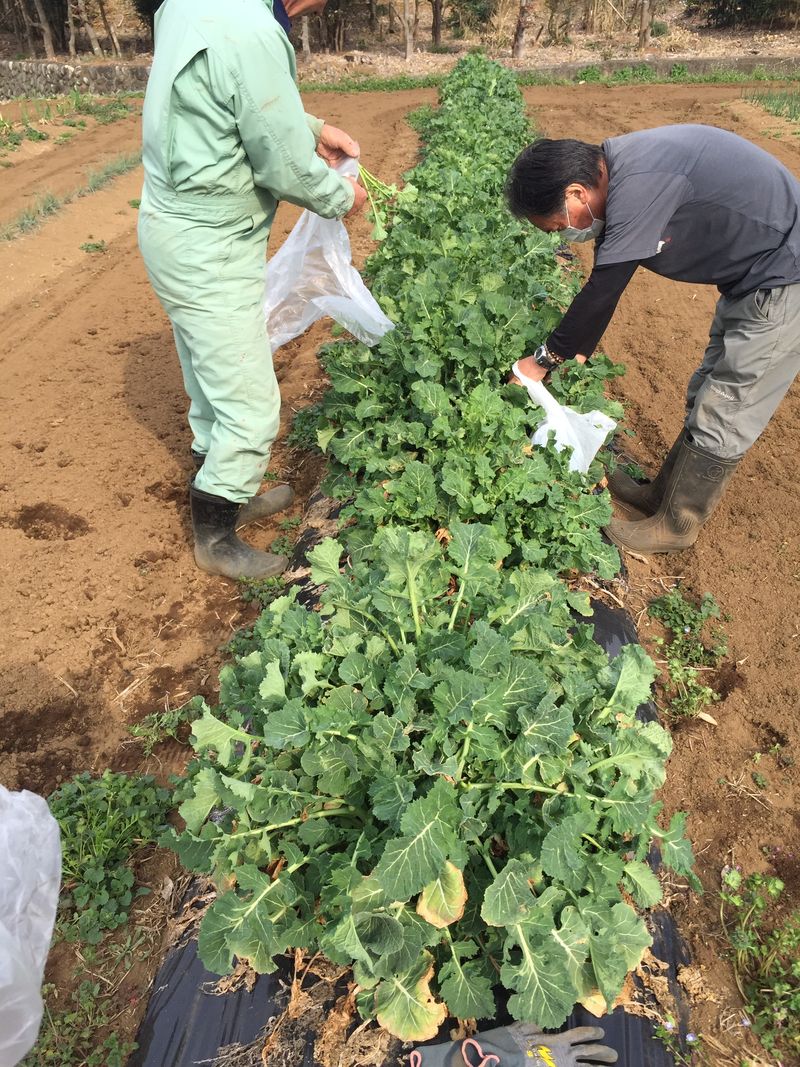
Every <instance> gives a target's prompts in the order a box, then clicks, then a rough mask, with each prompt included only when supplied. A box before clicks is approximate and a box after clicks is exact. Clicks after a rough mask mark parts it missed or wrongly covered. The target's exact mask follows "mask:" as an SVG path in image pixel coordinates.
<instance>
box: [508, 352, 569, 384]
mask: <svg viewBox="0 0 800 1067" xmlns="http://www.w3.org/2000/svg"><path fill="white" fill-rule="evenodd" d="M586 359H587V357H586V356H576V357H575V362H576V363H585V362H586ZM519 369H520V370H521V371H522V373H523V374H524V375H525V376H526V377H527V378H530V379H531V381H534V382H541V381H544V379H545V378H546V377H547V375H548V373H549V372H548V371H546V370H545V369H544V367H540V366H539V364H538V363H537V362H536V360H535V359H534V358H533V356H525V358H524V359H521V360H520V361H519ZM508 380H509V382H510V383H511V384H512V385H522V382H521V381H520V380H519V378H518V377H517V376H516V374H514V372H513V371H512V372H511V374H510V376H509V379H508Z"/></svg>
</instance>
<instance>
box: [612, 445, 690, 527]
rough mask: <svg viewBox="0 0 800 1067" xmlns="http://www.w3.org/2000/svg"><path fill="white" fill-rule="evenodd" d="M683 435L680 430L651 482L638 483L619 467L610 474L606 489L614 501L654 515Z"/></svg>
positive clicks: (644, 513) (645, 513)
mask: <svg viewBox="0 0 800 1067" xmlns="http://www.w3.org/2000/svg"><path fill="white" fill-rule="evenodd" d="M685 434H686V431H685V430H681V432H680V433H679V434H678V438H677V440H676V441H675V444H674V445H673V446H672V448H671V449H670V450H669V453H668V454H667V458H666V459H665V460H664V462H663V464H662V466H661V470H660V471H659V472H658V474H657V475H656V476H655V478H654V479H653V480H652V482H644V483H643V484H642V483H639V482H637V481H635V480H634V479H633V478H631V477H630V475H628V474H626V473H625V471H623V470H621V469H620V468H619V467H617V469H616V470H615V471H614V472H613V473H612V474H609V476H608V489H609V492H610V493H611V495H612V497H613V498H614V500H616V501H618V502H619V503H620V504H627V505H628V506H629V507H632V508H635V509H636V510H637V511H641V512H642V514H643V515H655V513H656V512H657V511H658V509H659V507H660V505H661V499H662V497H663V496H664V488H665V486H666V485H667V482H668V481H669V476H670V474H671V473H672V468H673V467H674V466H675V459H676V458H677V455H678V452H679V451H680V447H681V444H682V442H683V440H684V437H685Z"/></svg>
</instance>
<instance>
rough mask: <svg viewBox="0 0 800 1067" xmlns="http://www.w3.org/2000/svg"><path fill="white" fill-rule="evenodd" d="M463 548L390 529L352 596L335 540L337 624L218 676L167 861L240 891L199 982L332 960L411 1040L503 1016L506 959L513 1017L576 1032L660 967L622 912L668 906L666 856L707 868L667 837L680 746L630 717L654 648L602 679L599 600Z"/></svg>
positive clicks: (371, 1010) (475, 531)
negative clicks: (582, 620) (639, 967)
mask: <svg viewBox="0 0 800 1067" xmlns="http://www.w3.org/2000/svg"><path fill="white" fill-rule="evenodd" d="M452 532H453V537H452V540H451V542H450V544H449V546H448V548H447V549H446V550H443V549H442V547H441V546H440V545H439V543H438V542H437V541H436V539H435V538H434V537H433V536H432V535H430V534H425V533H420V532H413V531H409V530H405V529H402V528H396V527H386V528H382V529H381V530H379V531H378V532H377V533H376V546H375V554H374V555H375V558H374V559H373V560H371V561H370V562H369V563H368V564H367V563H354V564H353V565H352V566H351V567H349V568H348V569H347V570H346V571H345V572H344V573H343V574H342V573H340V569H339V557H340V552H341V546H340V545H339V544H338V543H337V542H336V541H332V540H330V539H327V540H325V541H323V543H322V544H321V545H320V546H319V547H317V548H316V549H315V550H314V551H313V552H312V553H311V554H310V562H311V566H312V579H313V581H314V582H315V583H320V584H325V585H327V589H326V590H325V592H323V594H322V597H321V608H320V612H316V611H312V610H309V609H307V608H304V607H301V606H300V605H299V604H297V603H296V600H295V596H294V594H290V595H288V596H284V597H281V598H279V599H278V600H275V601H274V602H273V603H272V604H271V605H270V607H269V608H268V609H267V611H265V612H264V614H263V615H262V616H261V618H260V619H259V620H258V622H257V623H256V626H255V629H254V631H253V637H252V643H251V647H250V650H249V651H247V652H243V653H242V654H240V655H239V656H238V657H237V660H236V663H235V664H234V665H232V666H229V667H226V668H224V669H223V671H222V673H221V675H220V704H219V707H218V708H216V709H214V710H211V709H210V708H207V709H205V711H204V714H203V716H202V717H201V718H199V719H198V720H197V721H196V722H195V723H194V728H193V739H192V744H193V746H194V748H195V750H196V752H197V756H198V759H197V761H196V762H195V763H194V765H193V766H192V767H191V768H190V773H189V777H188V780H187V781H186V783H185V785H183V786H181V787H180V791H181V792H180V795H181V798H182V800H183V803H182V804H181V807H180V813H181V815H182V816H183V818H184V819H185V821H186V829H185V831H184V832H183V833H181V834H177V835H176V834H175V833H174V831H171V832H170V833H169V835H168V839H167V841H168V842H171V843H172V845H173V846H174V847H175V848H176V850H177V852H178V854H179V856H180V857H181V859H182V860H183V862H184V863H185V864H186V865H187V866H189V867H191V868H193V869H195V870H200V871H203V872H208V873H210V874H212V875H213V877H214V878H215V880H216V881H217V883H218V885H220V886H221V887H222V886H227V887H229V888H228V889H227V891H224V892H222V893H221V895H220V896H219V897H218V899H217V900H216V902H215V903H214V904H213V905H212V907H211V909H210V910H209V911H208V913H207V915H206V917H205V918H204V920H203V923H202V925H201V928H200V940H199V947H200V954H201V957H202V959H203V961H204V963H205V964H206V966H208V967H209V968H211V969H212V970H215V971H217V972H220V973H222V972H225V971H227V970H229V968H230V966H231V964H232V960H233V957H234V956H241V957H246V958H247V959H248V960H249V961H250V963H251V964H252V965H253V966H254V967H255V968H256V969H257V970H259V971H269V970H272V969H273V967H274V963H273V960H272V957H273V956H274V955H275V954H277V953H280V952H283V951H285V950H286V949H288V948H290V947H291V946H295V945H300V946H303V947H305V948H308V949H309V950H312V951H316V950H321V951H323V952H324V953H325V954H326V955H328V956H329V957H330V958H332V959H333V960H335V961H337V962H340V963H346V964H352V965H353V967H354V971H355V977H356V981H357V982H358V985H359V987H360V989H361V994H360V1001H359V1004H360V1009H361V1011H362V1014H365V1015H368V1016H372V1015H377V1018H378V1020H379V1021H380V1022H381V1024H382V1025H384V1026H386V1027H387V1028H388V1029H390V1030H391V1031H392V1032H393V1033H395V1034H397V1035H398V1036H401V1037H403V1038H406V1039H409V1040H411V1039H417V1040H421V1039H422V1038H424V1037H431V1036H433V1034H434V1033H435V1032H436V1030H437V1028H438V1026H439V1024H440V1023H441V1021H442V1019H443V1018H444V1016H445V1014H446V1013H447V1012H448V1011H449V1012H451V1013H452V1014H455V1015H458V1016H461V1017H479V1018H491V1017H492V1016H493V1013H494V998H493V993H492V986H493V984H494V983H495V982H496V980H497V974H496V973H495V972H494V970H493V967H492V961H493V960H495V961H503V963H502V967H501V970H500V980H501V981H502V983H503V984H504V985H505V986H506V987H507V988H508V989H509V990H510V991H511V993H512V996H511V1000H510V1009H511V1011H512V1013H513V1014H514V1015H515V1016H516V1017H518V1018H525V1019H533V1020H535V1021H536V1022H538V1023H540V1024H541V1025H543V1026H559V1025H561V1023H562V1022H563V1021H564V1019H565V1018H566V1017H567V1015H568V1014H569V1011H570V1010H571V1008H572V1006H573V1004H574V1002H575V1000H576V999H579V998H580V997H582V996H585V995H586V994H587V993H589V992H590V991H591V990H593V989H595V988H597V987H599V988H600V989H601V991H602V993H603V995H604V996H605V997H606V999H607V1001H608V1002H612V1001H613V1000H614V998H615V996H616V995H617V993H618V992H619V990H620V988H621V985H622V982H623V979H624V977H625V974H626V973H627V971H628V969H629V968H630V967H633V966H635V965H636V963H637V961H638V959H639V957H640V955H641V953H642V951H643V949H644V948H645V946H646V945H648V944H649V943H650V937H649V935H648V934H647V931H646V929H645V927H644V924H643V923H642V921H641V919H639V918H638V917H637V915H636V913H635V911H634V910H633V909H632V908H631V907H630V906H629V905H628V904H626V903H625V902H624V901H623V899H622V891H623V889H624V890H625V891H626V892H627V893H629V894H631V895H632V896H633V898H634V899H635V900H636V901H637V902H638V903H639V904H640V905H641V906H643V907H647V906H650V905H652V904H654V903H656V902H657V901H658V900H659V899H660V897H661V889H660V886H659V883H658V879H657V878H656V877H655V875H654V874H653V873H652V871H651V870H650V869H649V867H648V866H647V864H646V863H645V862H644V860H645V857H646V855H647V851H648V848H649V844H650V841H651V839H652V838H653V837H654V836H656V837H658V838H659V839H660V840H661V843H662V851H663V855H664V859H665V862H666V863H667V864H669V865H670V866H672V867H673V868H674V869H676V870H678V871H680V872H681V873H683V874H689V873H690V868H691V865H692V854H691V848H690V846H689V845H688V843H687V842H686V841H685V840H684V839H683V827H684V817H683V816H682V815H678V816H675V817H674V819H673V821H672V823H671V824H670V826H669V829H667V830H664V829H661V828H660V827H659V826H658V824H657V821H656V817H657V815H658V812H659V810H660V805H659V804H658V803H656V802H655V801H654V796H653V794H654V791H655V789H657V788H658V787H659V786H660V785H661V783H662V782H663V779H664V765H665V761H666V759H667V757H668V755H669V752H670V748H671V743H670V738H669V735H668V734H667V733H666V731H664V730H663V729H662V728H661V727H660V726H658V725H657V724H655V723H649V724H646V725H645V724H643V723H640V722H638V721H637V720H636V718H635V710H636V708H637V706H638V705H639V704H640V703H641V701H642V700H643V699H645V698H646V696H647V694H648V692H649V687H650V681H651V679H652V676H653V667H652V664H651V663H650V661H649V660H648V659H647V657H646V655H645V654H644V652H643V650H642V649H641V648H640V647H639V646H628V647H627V648H625V649H624V650H623V652H622V653H621V654H620V656H619V657H617V659H616V660H614V661H613V662H612V663H611V664H609V662H608V660H607V658H606V656H605V653H604V652H603V651H602V650H601V649H600V648H599V646H598V645H596V644H595V643H594V642H593V641H592V640H591V631H590V630H589V629H588V628H587V627H586V626H581V625H578V626H577V627H574V624H573V622H572V616H571V611H577V612H578V613H580V614H586V613H587V612H588V610H589V607H588V601H587V598H586V597H585V596H584V595H582V594H575V593H571V592H570V591H569V589H568V588H567V586H565V585H564V584H563V583H562V582H560V581H559V580H558V579H557V578H555V577H554V576H552V575H549V574H547V573H546V572H543V571H540V570H538V569H536V568H518V569H515V570H512V571H511V572H506V571H504V570H503V569H502V568H501V567H500V566H499V564H500V563H501V561H502V560H503V558H504V556H505V555H506V554H507V552H508V550H509V546H508V545H507V544H505V543H503V542H502V541H500V539H499V538H498V537H497V535H496V534H495V533H494V531H493V530H492V529H491V528H490V527H488V526H485V525H481V524H478V523H472V524H469V525H467V524H456V525H454V528H453V531H452ZM570 627H573V629H572V633H570ZM232 886H233V887H234V888H230V887H232ZM433 984H435V991H434V989H432V985H433Z"/></svg>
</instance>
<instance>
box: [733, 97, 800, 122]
mask: <svg viewBox="0 0 800 1067" xmlns="http://www.w3.org/2000/svg"><path fill="white" fill-rule="evenodd" d="M744 98H745V100H749V101H750V103H751V104H757V105H758V106H759V107H761V108H763V109H764V111H767V112H768V113H769V114H770V115H776V116H777V117H778V118H781V119H791V120H792V122H798V121H800V92H798V91H797V90H794V89H782V90H781V89H774V90H764V91H760V92H749V93H745V96H744Z"/></svg>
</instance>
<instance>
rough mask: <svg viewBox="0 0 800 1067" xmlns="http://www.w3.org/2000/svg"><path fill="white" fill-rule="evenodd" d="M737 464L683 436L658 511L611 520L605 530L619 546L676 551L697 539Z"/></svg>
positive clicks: (643, 551)
mask: <svg viewBox="0 0 800 1067" xmlns="http://www.w3.org/2000/svg"><path fill="white" fill-rule="evenodd" d="M738 465H739V460H738V459H720V457H719V456H713V455H712V454H711V453H710V452H706V451H705V450H704V449H702V448H698V447H697V445H695V444H692V443H690V442H689V441H688V440H687V439H686V438H685V437H684V439H683V440H682V441H681V442H680V447H679V448H678V452H677V455H676V456H675V461H674V463H673V467H672V471H671V472H670V475H669V478H668V480H667V484H666V486H665V487H664V495H663V497H662V500H661V504H660V505H659V508H658V511H657V512H656V513H655V515H653V516H652V517H651V518H649V519H640V520H639V521H638V522H624V521H622V520H621V519H612V520H611V522H610V523H609V525H608V526H606V528H605V532H606V534H607V535H608V537H609V538H610V539H611V540H612V541H613V542H614V544H615V545H618V546H619V547H620V548H627V549H629V550H630V551H632V552H641V553H642V555H644V556H648V555H650V554H651V553H653V552H679V551H680V550H681V549H683V548H689V546H690V545H693V544H694V543H695V541H696V540H697V535H698V534H699V533H700V530H701V529H702V527H703V524H704V523H705V522H707V521H708V519H709V518H710V517H711V514H712V512H713V511H714V508H716V506H717V504H718V503H719V502H720V500H721V498H722V494H723V493H724V492H725V487H726V486H727V484H728V482H729V481H730V480H731V477H732V476H733V472H734V471H735V470H736V468H737V466H738Z"/></svg>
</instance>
